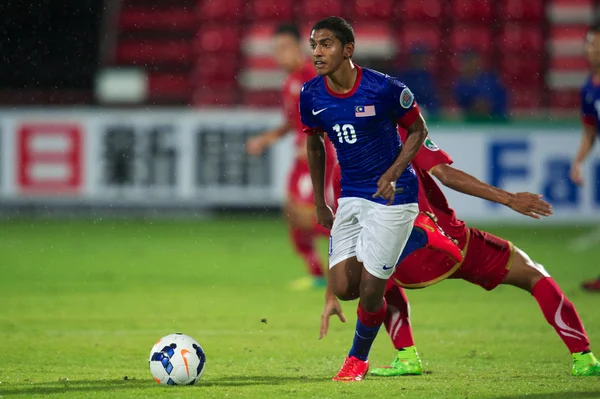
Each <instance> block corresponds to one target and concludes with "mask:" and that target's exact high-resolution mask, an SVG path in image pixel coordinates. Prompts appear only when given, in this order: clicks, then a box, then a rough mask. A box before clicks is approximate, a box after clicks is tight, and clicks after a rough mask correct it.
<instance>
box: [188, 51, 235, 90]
mask: <svg viewBox="0 0 600 399" xmlns="http://www.w3.org/2000/svg"><path fill="white" fill-rule="evenodd" d="M237 68H238V62H237V60H236V59H235V58H234V57H230V56H227V55H225V56H219V55H212V56H209V57H204V58H202V59H200V60H198V61H196V66H195V68H194V70H193V72H192V78H191V82H192V84H193V85H194V86H208V87H233V86H235V85H236V74H237Z"/></svg>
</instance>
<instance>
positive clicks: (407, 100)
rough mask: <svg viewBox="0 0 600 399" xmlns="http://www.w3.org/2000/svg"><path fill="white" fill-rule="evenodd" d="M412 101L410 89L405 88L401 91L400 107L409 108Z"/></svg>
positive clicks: (412, 96)
mask: <svg viewBox="0 0 600 399" xmlns="http://www.w3.org/2000/svg"><path fill="white" fill-rule="evenodd" d="M414 99H415V96H414V95H413V94H412V92H411V91H410V89H409V88H408V87H406V88H404V90H402V93H400V106H401V107H402V108H410V106H411V105H412V103H413V101H414Z"/></svg>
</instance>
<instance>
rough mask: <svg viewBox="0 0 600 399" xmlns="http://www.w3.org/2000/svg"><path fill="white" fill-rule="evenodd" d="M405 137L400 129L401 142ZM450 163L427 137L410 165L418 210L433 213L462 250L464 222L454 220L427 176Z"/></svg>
mask: <svg viewBox="0 0 600 399" xmlns="http://www.w3.org/2000/svg"><path fill="white" fill-rule="evenodd" d="M406 136H407V132H406V130H403V129H400V137H401V138H402V141H403V142H404V141H405V140H406ZM452 162H453V161H452V158H450V156H449V155H448V154H447V153H446V152H444V151H443V150H441V149H440V148H439V147H438V146H437V145H435V143H434V142H433V141H431V139H430V138H429V137H428V138H427V139H426V140H425V143H424V144H423V146H422V147H421V149H420V150H419V152H417V155H416V156H415V157H414V158H413V160H412V165H413V168H414V170H415V173H416V174H417V177H418V179H419V210H420V211H429V212H433V214H434V215H435V216H436V217H437V218H438V223H439V225H440V227H441V228H442V229H443V230H444V231H445V232H446V233H448V235H450V236H451V237H452V238H455V239H457V240H458V242H459V245H460V247H461V248H462V247H464V245H465V243H466V240H467V226H466V224H465V222H463V221H462V220H460V219H457V218H456V213H455V212H454V210H453V209H452V208H450V205H448V200H446V197H445V196H444V193H443V192H442V190H441V189H440V187H439V186H438V185H437V183H436V182H435V180H434V179H433V177H432V176H431V175H430V174H429V171H430V170H431V169H433V168H434V167H435V166H437V165H440V164H448V165H451V164H452Z"/></svg>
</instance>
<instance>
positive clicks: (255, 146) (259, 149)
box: [246, 136, 267, 155]
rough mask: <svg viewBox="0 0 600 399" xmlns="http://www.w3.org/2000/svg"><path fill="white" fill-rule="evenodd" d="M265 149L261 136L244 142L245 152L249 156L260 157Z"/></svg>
mask: <svg viewBox="0 0 600 399" xmlns="http://www.w3.org/2000/svg"><path fill="white" fill-rule="evenodd" d="M266 147H267V145H266V143H265V140H264V139H263V137H262V136H256V137H250V138H249V139H248V141H246V152H247V153H248V154H250V155H260V154H262V153H263V152H264V151H265V148H266Z"/></svg>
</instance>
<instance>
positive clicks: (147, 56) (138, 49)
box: [115, 41, 192, 65]
mask: <svg viewBox="0 0 600 399" xmlns="http://www.w3.org/2000/svg"><path fill="white" fill-rule="evenodd" d="M115 58H116V60H115V61H116V62H117V63H120V64H134V65H144V64H153V65H156V64H160V63H171V64H186V65H187V64H189V62H190V61H191V58H192V48H191V46H190V45H189V44H188V43H187V42H180V41H177V42H174V41H146V42H138V41H123V42H121V43H119V44H118V46H117V51H116V57H115Z"/></svg>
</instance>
